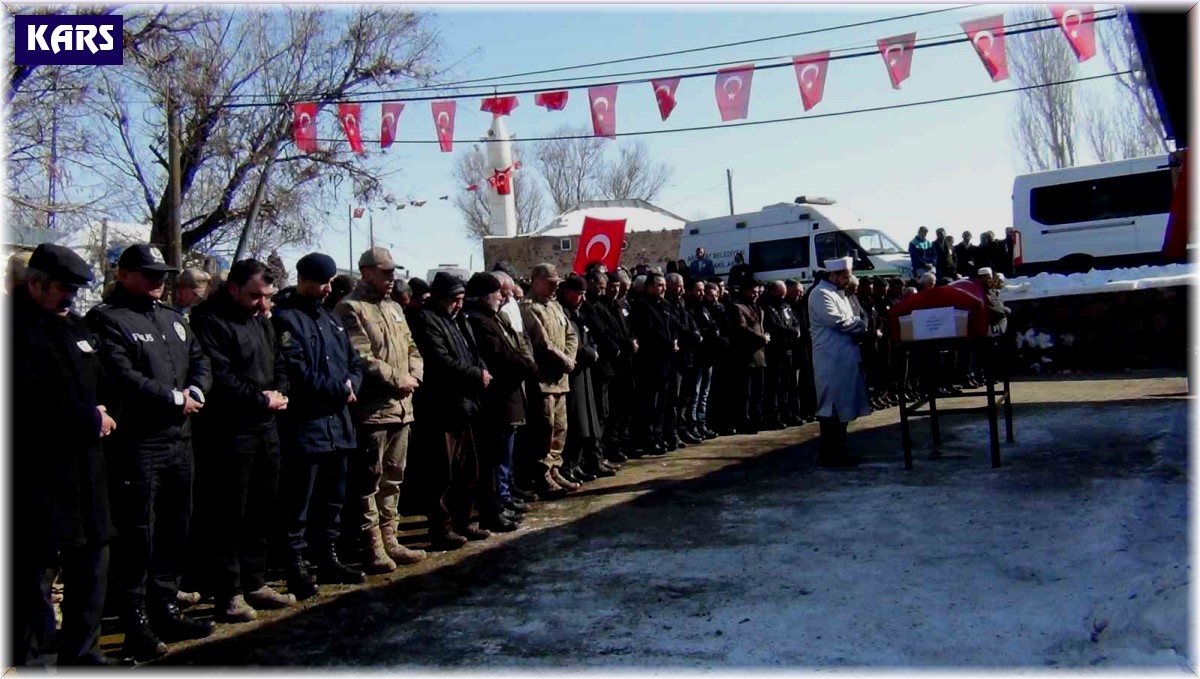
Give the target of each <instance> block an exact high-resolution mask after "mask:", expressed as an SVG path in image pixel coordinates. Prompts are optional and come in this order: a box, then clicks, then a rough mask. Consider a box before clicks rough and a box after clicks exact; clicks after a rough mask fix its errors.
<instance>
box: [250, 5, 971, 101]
mask: <svg viewBox="0 0 1200 679" xmlns="http://www.w3.org/2000/svg"><path fill="white" fill-rule="evenodd" d="M979 6H981V5H980V4H979V3H976V4H970V5H959V6H957V7H945V8H942V9H933V10H926V11H924V12H914V13H912V14H900V15H897V16H891V17H880V18H877V19H869V20H866V21H858V22H854V23H849V24H839V25H837V26H825V27H822V28H813V29H809V30H806V31H798V32H795V33H784V34H782V35H770V36H765V37H762V38H751V39H749V40H739V41H737V42H728V43H722V44H718V45H705V46H702V47H692V48H689V49H682V50H674V51H671V52H659V53H657V54H643V55H641V56H636V57H623V58H621V59H609V60H607V61H595V62H591V63H587V64H577V65H574V66H559V67H556V68H546V69H541V70H537V71H525V72H522V73H509V74H506V75H494V76H488V77H480V78H471V79H468V80H459V81H455V82H449V83H440V84H438V85H422V86H419V87H406V88H396V89H387V90H378V91H376V92H374V93H373V94H398V93H402V92H428V91H439V90H450V89H461V88H462V87H463V86H464V85H465V86H468V87H471V88H473V89H477V88H486V87H493V86H495V84H496V83H495V82H494V81H498V80H508V79H510V78H525V77H529V76H535V75H546V74H548V73H561V72H564V71H577V70H580V69H585V68H595V67H597V66H612V65H615V64H624V63H629V62H633V61H646V60H649V59H661V58H663V57H673V56H679V55H681V54H695V53H697V52H707V51H711V50H717V49H725V48H727V47H741V46H743V45H753V44H757V43H762V42H772V41H775V40H784V39H787V38H797V37H802V36H806V35H816V34H819V33H828V32H832V31H839V30H844V29H847V28H861V27H863V26H871V25H874V24H880V23H887V22H891V21H901V20H904V19H915V18H918V17H923V16H929V15H932V14H942V13H945V12H955V11H958V10H960V9H970V8H973V7H979ZM660 70H661V69H660ZM598 77H604V76H598ZM472 83H480V84H472ZM508 85H511V83H508ZM229 96H231V97H235V98H252V97H275V98H280V95H277V94H265V93H251V94H231V95H229ZM476 96H478V95H476Z"/></svg>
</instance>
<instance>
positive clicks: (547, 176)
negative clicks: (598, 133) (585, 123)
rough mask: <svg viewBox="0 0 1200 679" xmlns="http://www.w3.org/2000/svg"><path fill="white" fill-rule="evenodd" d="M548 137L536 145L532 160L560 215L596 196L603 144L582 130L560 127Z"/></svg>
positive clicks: (601, 170)
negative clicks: (548, 138)
mask: <svg viewBox="0 0 1200 679" xmlns="http://www.w3.org/2000/svg"><path fill="white" fill-rule="evenodd" d="M585 135H586V136H585ZM548 136H550V137H554V139H550V140H547V141H539V142H537V143H536V146H535V147H534V153H533V157H534V160H535V161H536V166H537V170H538V172H539V173H540V174H541V175H542V180H543V181H544V182H545V185H546V190H547V191H548V192H549V194H550V202H552V203H554V208H555V209H556V210H557V211H558V212H560V213H562V212H566V211H567V210H569V209H570V208H571V207H573V206H575V205H578V204H579V203H580V202H581V201H584V200H592V199H594V198H595V197H596V196H597V195H599V187H598V185H597V180H598V178H599V176H600V175H601V174H602V173H603V171H604V152H605V143H606V141H605V140H604V139H603V138H601V137H594V136H591V130H589V129H587V128H585V127H560V128H558V129H557V130H555V131H554V132H552V133H550V135H548ZM571 137H576V138H571Z"/></svg>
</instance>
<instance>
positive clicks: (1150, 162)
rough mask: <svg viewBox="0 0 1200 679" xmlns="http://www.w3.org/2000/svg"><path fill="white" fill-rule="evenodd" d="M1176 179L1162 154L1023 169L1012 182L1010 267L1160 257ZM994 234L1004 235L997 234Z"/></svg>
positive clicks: (1062, 267) (1066, 268) (1109, 264)
mask: <svg viewBox="0 0 1200 679" xmlns="http://www.w3.org/2000/svg"><path fill="white" fill-rule="evenodd" d="M1173 194H1174V182H1173V181H1172V179H1171V169H1170V167H1169V166H1168V163H1167V156H1166V155H1161V156H1151V157H1149V158H1134V159H1131V160H1119V161H1116V162H1112V163H1101V164H1098V165H1084V166H1081V167H1068V168H1063V169H1061V170H1050V171H1048V172H1038V173H1035V174H1027V175H1022V176H1019V177H1017V178H1016V181H1014V182H1013V227H1014V228H1015V229H1016V231H1017V232H1018V233H1019V234H1020V235H1019V236H1018V242H1019V243H1020V247H1019V249H1018V251H1017V252H1015V253H1014V255H1015V256H1014V263H1015V264H1016V269H1017V271H1016V273H1017V274H1019V275H1032V274H1036V273H1039V272H1042V271H1050V272H1054V273H1076V272H1086V271H1090V270H1091V269H1093V268H1096V269H1110V268H1116V267H1127V266H1141V265H1144V264H1160V263H1162V259H1161V255H1160V251H1161V249H1162V243H1163V237H1164V236H1165V235H1166V231H1167V215H1168V213H1169V212H1170V211H1171V198H1172V196H1173ZM999 237H1001V238H1002V237H1003V236H1002V235H1000V236H999Z"/></svg>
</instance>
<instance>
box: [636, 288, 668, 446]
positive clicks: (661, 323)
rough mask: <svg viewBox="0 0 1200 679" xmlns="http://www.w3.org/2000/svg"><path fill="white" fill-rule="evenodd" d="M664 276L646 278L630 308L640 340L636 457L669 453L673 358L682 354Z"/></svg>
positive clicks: (637, 373) (637, 366)
mask: <svg viewBox="0 0 1200 679" xmlns="http://www.w3.org/2000/svg"><path fill="white" fill-rule="evenodd" d="M665 294H666V283H665V281H664V280H663V277H662V274H656V273H652V274H650V275H648V276H646V286H645V289H644V290H643V294H642V295H641V296H639V298H638V299H637V300H635V301H634V302H633V303H632V304H630V309H629V326H630V328H632V329H633V334H634V336H635V337H637V339H638V352H637V354H635V355H634V361H633V362H634V374H635V375H637V379H638V385H637V392H636V396H635V398H636V399H637V405H636V406H635V408H636V410H635V411H634V434H633V437H634V450H633V452H634V457H657V456H662V455H666V454H667V447H666V445H665V441H664V440H663V438H664V437H663V414H664V413H665V412H666V409H667V408H670V407H671V401H670V400H669V395H670V393H671V385H672V383H673V381H672V367H673V364H672V357H673V356H674V354H675V352H676V351H679V342H678V340H677V339H676V337H675V325H674V324H673V323H672V322H671V317H670V315H669V314H668V313H667V309H666V302H665V301H664V299H663V296H664V295H665Z"/></svg>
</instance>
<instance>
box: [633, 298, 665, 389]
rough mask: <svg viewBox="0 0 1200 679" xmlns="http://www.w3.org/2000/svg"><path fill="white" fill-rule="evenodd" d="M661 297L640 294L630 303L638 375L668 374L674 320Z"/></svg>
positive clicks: (663, 375) (662, 376)
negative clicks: (641, 296)
mask: <svg viewBox="0 0 1200 679" xmlns="http://www.w3.org/2000/svg"><path fill="white" fill-rule="evenodd" d="M666 307H667V303H666V301H664V300H662V299H649V298H645V297H643V298H640V299H636V300H634V301H633V302H631V303H630V305H629V327H630V328H631V329H632V330H633V334H634V336H635V337H637V340H638V352H637V354H636V355H635V356H634V363H635V365H636V366H637V368H636V370H637V375H638V376H639V377H640V376H641V375H642V374H643V371H646V372H645V374H646V376H647V377H649V376H656V377H659V378H665V377H669V376H670V375H671V370H672V367H673V363H672V358H673V356H674V353H675V339H676V337H675V324H674V323H672V322H671V316H670V314H668V312H667V308H666Z"/></svg>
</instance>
